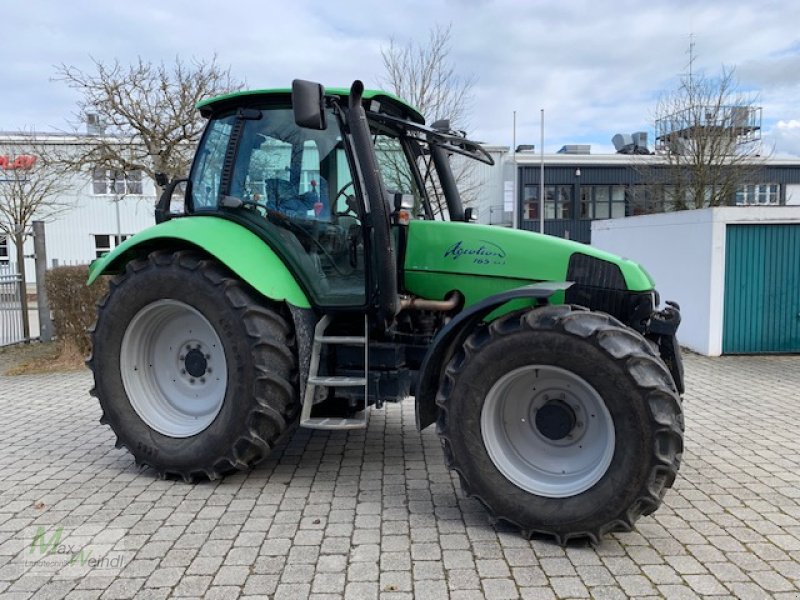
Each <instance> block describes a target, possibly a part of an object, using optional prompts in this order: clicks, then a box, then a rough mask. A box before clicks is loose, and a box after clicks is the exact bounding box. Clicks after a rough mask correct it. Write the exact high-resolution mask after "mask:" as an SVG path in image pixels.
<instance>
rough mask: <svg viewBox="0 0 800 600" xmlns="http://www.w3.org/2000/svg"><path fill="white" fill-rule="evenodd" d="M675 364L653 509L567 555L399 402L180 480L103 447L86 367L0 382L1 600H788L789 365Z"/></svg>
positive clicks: (793, 564) (794, 506) (794, 490)
mask: <svg viewBox="0 0 800 600" xmlns="http://www.w3.org/2000/svg"><path fill="white" fill-rule="evenodd" d="M686 370H687V388H688V392H687V393H686V396H685V401H684V407H685V411H686V426H687V434H686V451H685V453H684V464H683V467H682V469H681V471H680V474H679V478H678V481H677V483H676V485H675V487H674V488H673V489H672V490H670V491H669V492H668V493H667V497H666V501H665V504H664V506H663V507H662V508H661V509H660V510H659V511H658V512H657V513H656V514H655V515H653V516H650V517H645V518H643V519H641V520H640V521H639V523H638V527H637V529H636V531H635V532H633V533H627V534H618V535H613V536H610V537H608V538H607V539H606V540H605V541H604V542H603V543H602V544H601V545H599V546H597V547H591V546H579V547H569V548H567V549H563V548H561V547H558V546H556V545H554V544H552V543H550V542H547V541H539V540H536V541H532V542H529V541H526V540H523V539H522V538H520V537H519V536H518V535H517V534H516V533H515V532H513V531H511V530H509V529H506V528H503V527H494V526H492V525H491V524H490V523H489V521H488V519H487V515H486V513H485V512H484V511H483V509H482V508H481V507H480V506H479V505H478V504H477V503H476V502H474V501H472V500H470V499H468V498H465V497H464V496H463V494H462V493H461V491H460V490H459V488H458V484H457V481H456V480H455V478H454V477H453V476H451V474H450V473H448V472H447V470H446V469H445V468H444V465H443V462H442V452H441V449H440V446H439V441H438V439H437V436H436V432H435V431H434V430H433V428H430V429H428V430H426V431H425V432H423V433H422V434H420V433H419V432H417V431H416V429H415V426H414V409H413V403H412V402H409V401H407V402H405V403H404V404H402V405H390V406H389V407H388V408H387V409H386V410H380V411H375V412H373V415H372V419H371V422H370V426H369V429H368V430H366V431H364V432H351V433H338V432H336V433H324V432H309V431H304V430H300V431H298V432H297V433H296V434H295V435H294V436H293V438H292V439H291V440H290V441H289V442H288V443H287V444H286V445H285V446H283V447H281V448H280V449H279V450H278V451H276V452H275V453H274V455H273V456H272V457H271V458H270V459H269V460H268V461H267V462H265V463H264V464H262V465H260V466H259V467H258V468H257V469H255V470H254V471H252V472H250V473H247V474H244V473H242V474H237V475H235V476H232V477H228V478H227V479H225V480H223V481H221V482H213V483H202V484H196V485H187V484H185V483H182V482H174V481H160V480H158V479H157V478H155V477H154V475H153V473H152V472H150V471H148V470H144V471H139V470H138V469H137V468H135V466H134V465H133V459H132V458H131V456H130V455H129V454H128V453H127V452H126V451H124V450H121V449H115V448H114V436H113V434H112V433H111V431H110V430H109V429H108V428H107V427H105V426H101V425H100V424H99V423H98V422H97V419H98V417H99V416H100V410H99V408H98V406H97V403H96V401H95V400H94V399H93V398H90V397H89V395H88V393H87V390H88V388H89V384H90V381H89V376H88V374H87V373H74V374H68V375H63V374H61V375H42V376H26V377H14V378H9V377H0V408H1V409H2V423H0V596H1V597H2V598H4V599H6V598H7V599H14V598H37V599H38V598H62V597H67V598H133V597H137V598H139V597H141V598H167V597H205V598H235V597H239V596H252V597H256V596H261V597H264V598H274V599H283V598H288V599H292V600H294V599H297V598H306V597H310V598H315V599H317V600H323V599H334V598H342V597H344V598H352V599H371V598H381V599H385V600H401V599H410V598H419V599H422V598H432V599H435V600H441V599H444V598H448V597H449V598H452V599H453V600H467V599H472V598H475V599H479V598H489V599H494V600H500V599H512V598H530V599H537V600H538V599H547V598H625V597H635V598H648V597H654V598H655V597H658V598H696V597H708V598H722V597H736V598H743V599H747V600H751V599H757V598H785V599H790V598H791V599H797V598H800V587H798V586H800V356H791V357H726V358H719V359H709V358H704V357H699V356H694V355H689V356H687V357H686Z"/></svg>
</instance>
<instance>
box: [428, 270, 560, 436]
mask: <svg viewBox="0 0 800 600" xmlns="http://www.w3.org/2000/svg"><path fill="white" fill-rule="evenodd" d="M571 285H572V282H569V281H564V282H561V281H543V282H540V283H534V284H532V285H526V286H524V287H520V288H516V289H513V290H508V291H506V292H502V293H500V294H496V295H494V296H490V297H488V298H486V299H485V300H483V301H481V302H478V303H477V304H473V305H472V306H470V307H469V308H467V309H465V310H463V311H462V312H460V313H459V314H458V315H456V317H455V318H454V319H453V320H452V321H450V322H449V323H448V324H447V325H445V326H444V327H443V328H442V329H441V331H439V333H438V334H436V337H435V338H434V340H433V343H431V346H430V348H428V352H427V353H426V354H425V358H424V359H423V361H422V365H421V366H420V369H419V376H418V378H417V386H416V389H415V391H414V397H415V398H414V401H415V403H416V413H417V428H418V429H419V430H420V431H422V430H423V429H425V428H426V427H427V426H428V425H432V424H433V423H434V422H435V421H436V415H437V409H436V392H437V391H438V389H439V382H440V380H441V375H442V372H443V369H444V367H445V366H446V365H447V363H448V361H449V360H450V358H451V357H452V356H453V352H454V351H455V349H456V348H458V347H459V346H460V345H461V344H463V343H464V341H465V340H466V339H467V337H468V336H469V334H470V333H472V331H473V329H475V327H476V326H477V325H478V324H479V323H480V322H481V321H483V320H484V318H486V317H487V316H489V315H490V314H491V313H493V312H494V311H495V310H497V309H498V308H500V307H501V306H503V305H504V304H507V303H509V302H511V301H512V300H520V299H527V298H531V299H536V300H539V301H546V300H547V299H548V298H549V297H550V296H552V295H553V294H555V293H556V292H560V291H563V290H565V289H567V288H568V287H570V286H571Z"/></svg>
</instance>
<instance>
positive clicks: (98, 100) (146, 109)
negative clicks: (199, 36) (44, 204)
mask: <svg viewBox="0 0 800 600" xmlns="http://www.w3.org/2000/svg"><path fill="white" fill-rule="evenodd" d="M55 79H56V80H57V81H62V82H64V83H66V84H67V85H68V86H69V87H71V88H73V89H75V90H77V91H78V92H80V93H81V95H82V98H81V100H80V101H79V102H78V113H79V114H78V116H79V117H80V118H81V121H84V120H85V119H86V117H87V116H88V115H93V116H92V118H93V119H95V120H96V122H97V124H98V126H99V127H100V128H101V130H102V135H95V136H87V137H86V144H85V146H84V148H83V150H82V151H81V152H78V153H76V154H75V155H74V156H73V157H72V158H71V159H70V164H71V166H72V167H73V168H77V169H86V168H90V169H105V170H109V171H112V172H123V173H125V172H131V171H141V172H142V173H144V174H145V175H147V176H149V177H150V178H152V179H153V180H155V178H156V177H155V174H156V173H165V174H166V175H167V176H168V177H169V178H174V177H181V176H185V175H186V173H187V172H188V169H189V164H190V161H191V156H192V153H193V152H194V146H195V144H196V142H197V141H198V139H199V137H200V134H201V132H202V130H203V126H204V120H203V119H202V117H201V116H200V114H199V113H198V111H197V110H196V109H195V105H196V104H197V103H198V102H199V101H200V100H202V99H204V98H208V97H211V96H215V95H219V94H223V93H226V92H230V91H234V90H238V89H241V87H242V84H241V83H240V82H238V81H236V80H235V79H234V78H233V77H232V76H231V73H230V69H227V68H222V67H220V66H219V65H218V64H217V61H216V57H214V58H212V59H211V60H208V61H206V60H192V61H190V62H184V61H183V60H181V59H180V58H176V59H175V61H174V63H172V64H170V65H166V64H164V63H163V62H162V63H156V64H154V63H151V62H147V61H145V60H143V59H141V58H139V59H138V61H137V62H136V63H134V64H132V65H129V66H125V65H121V64H120V63H119V62H118V61H116V60H115V61H113V62H110V63H105V62H102V61H98V60H95V61H94V70H93V71H91V72H88V71H83V70H81V69H79V68H77V67H73V66H69V65H64V64H62V65H60V66H59V67H57V71H56V77H55Z"/></svg>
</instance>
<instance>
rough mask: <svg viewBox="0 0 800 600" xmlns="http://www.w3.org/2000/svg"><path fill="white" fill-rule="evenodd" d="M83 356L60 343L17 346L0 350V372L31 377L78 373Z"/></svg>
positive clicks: (33, 343) (71, 346) (69, 345)
mask: <svg viewBox="0 0 800 600" xmlns="http://www.w3.org/2000/svg"><path fill="white" fill-rule="evenodd" d="M83 361H84V356H83V355H82V354H81V352H80V351H78V349H77V348H75V346H74V345H73V344H67V343H64V342H61V341H57V342H49V343H41V342H31V343H29V344H17V345H15V346H9V347H7V348H3V349H0V372H2V373H3V375H11V376H14V375H33V374H36V373H61V372H65V371H78V370H81V369H83V368H85V367H84V363H83Z"/></svg>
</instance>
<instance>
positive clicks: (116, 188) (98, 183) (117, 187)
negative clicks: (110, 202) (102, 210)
mask: <svg viewBox="0 0 800 600" xmlns="http://www.w3.org/2000/svg"><path fill="white" fill-rule="evenodd" d="M92 192H93V193H94V195H95V196H108V195H112V194H113V195H118V196H124V195H126V194H137V195H141V193H142V172H141V171H114V170H111V169H95V170H94V171H92Z"/></svg>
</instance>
